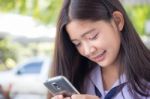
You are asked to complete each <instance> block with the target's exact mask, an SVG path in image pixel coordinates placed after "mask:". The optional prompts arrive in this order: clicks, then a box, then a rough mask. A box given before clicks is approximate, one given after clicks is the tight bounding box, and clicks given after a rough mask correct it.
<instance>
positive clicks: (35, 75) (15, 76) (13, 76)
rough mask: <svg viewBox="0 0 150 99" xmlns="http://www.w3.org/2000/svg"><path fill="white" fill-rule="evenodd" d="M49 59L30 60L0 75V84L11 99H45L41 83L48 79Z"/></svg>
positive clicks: (44, 90)
mask: <svg viewBox="0 0 150 99" xmlns="http://www.w3.org/2000/svg"><path fill="white" fill-rule="evenodd" d="M50 63H51V62H50V58H32V59H28V60H27V61H26V62H24V63H22V64H20V65H19V66H17V67H16V68H15V69H13V70H10V71H7V72H1V73H0V84H1V85H2V88H3V90H4V91H6V92H8V91H9V96H10V98H11V99H25V98H26V99H33V98H35V99H46V96H47V89H46V88H45V86H44V85H43V82H44V81H46V79H47V78H48V73H49V70H50Z"/></svg>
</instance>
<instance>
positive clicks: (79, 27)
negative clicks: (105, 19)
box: [66, 20, 96, 34]
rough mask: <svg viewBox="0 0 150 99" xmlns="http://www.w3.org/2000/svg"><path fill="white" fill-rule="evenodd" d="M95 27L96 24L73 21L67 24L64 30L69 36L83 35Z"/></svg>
mask: <svg viewBox="0 0 150 99" xmlns="http://www.w3.org/2000/svg"><path fill="white" fill-rule="evenodd" d="M95 26H96V22H92V21H81V20H75V21H71V22H70V23H68V24H67V26H66V30H67V32H68V33H69V34H72V33H85V32H87V31H88V30H89V29H92V28H94V27H95Z"/></svg>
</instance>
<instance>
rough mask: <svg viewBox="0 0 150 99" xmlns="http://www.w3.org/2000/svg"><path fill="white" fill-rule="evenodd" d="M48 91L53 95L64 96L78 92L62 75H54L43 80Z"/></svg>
mask: <svg viewBox="0 0 150 99" xmlns="http://www.w3.org/2000/svg"><path fill="white" fill-rule="evenodd" d="M44 85H45V86H46V87H47V88H48V89H49V91H50V93H51V94H52V95H53V96H55V95H60V94H62V95H63V96H64V97H70V96H71V95H72V94H79V92H78V91H77V90H76V88H75V87H74V86H73V85H72V84H71V83H70V82H69V80H68V79H67V78H66V77H64V76H56V77H53V78H50V79H48V80H47V81H46V82H44Z"/></svg>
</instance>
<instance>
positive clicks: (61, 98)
mask: <svg viewBox="0 0 150 99" xmlns="http://www.w3.org/2000/svg"><path fill="white" fill-rule="evenodd" d="M51 99H71V97H65V98H64V97H63V95H56V96H54V97H52V98H51Z"/></svg>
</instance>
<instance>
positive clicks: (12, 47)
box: [0, 0, 150, 99]
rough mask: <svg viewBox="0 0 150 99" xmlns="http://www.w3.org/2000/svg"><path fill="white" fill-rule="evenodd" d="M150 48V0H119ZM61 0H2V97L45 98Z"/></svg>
mask: <svg viewBox="0 0 150 99" xmlns="http://www.w3.org/2000/svg"><path fill="white" fill-rule="evenodd" d="M120 1H121V3H122V4H123V6H124V7H125V9H126V11H127V13H128V15H129V17H130V19H131V21H132V22H133V25H134V26H135V28H136V30H137V32H138V33H139V35H140V37H141V38H142V40H143V42H144V43H145V44H146V46H147V47H148V48H150V0H120ZM61 4H62V0H0V99H25V98H27V99H33V98H35V99H46V97H47V95H46V94H47V90H46V88H45V87H44V86H43V81H45V80H46V79H47V78H48V72H49V70H50V64H51V60H52V55H53V50H54V40H55V35H56V27H55V26H56V20H57V17H58V13H59V11H60V8H61Z"/></svg>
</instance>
